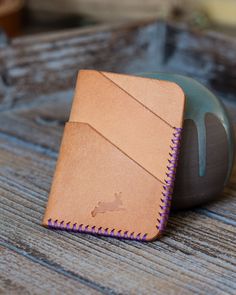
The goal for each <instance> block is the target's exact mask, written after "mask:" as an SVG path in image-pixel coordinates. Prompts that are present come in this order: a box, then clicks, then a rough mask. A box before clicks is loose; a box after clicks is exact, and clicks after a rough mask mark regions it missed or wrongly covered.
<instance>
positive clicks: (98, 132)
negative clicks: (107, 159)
mask: <svg viewBox="0 0 236 295" xmlns="http://www.w3.org/2000/svg"><path fill="white" fill-rule="evenodd" d="M66 124H68V125H69V124H84V125H88V126H89V127H90V128H91V129H93V130H94V131H95V132H96V133H97V134H99V135H100V136H102V137H103V138H104V139H105V140H106V141H107V142H109V143H110V144H111V145H112V146H114V147H115V148H116V149H117V150H119V151H120V152H121V153H122V154H123V155H125V156H126V157H128V158H129V159H130V160H132V161H133V162H134V163H135V164H136V165H138V166H139V167H140V168H142V169H143V170H144V171H146V172H147V173H148V174H150V175H151V176H152V177H154V178H155V179H156V180H158V181H159V182H160V183H162V184H163V185H165V182H163V181H162V180H160V179H159V178H158V177H156V176H155V175H154V174H153V173H152V172H150V171H148V170H147V169H146V168H145V167H143V166H142V165H141V164H139V163H138V162H137V161H136V160H134V159H133V158H132V157H131V156H130V155H128V154H127V153H126V152H124V151H123V150H122V149H121V148H119V147H118V146H117V145H116V144H114V143H113V142H112V141H111V140H110V139H108V138H107V137H105V136H104V135H103V134H102V133H101V132H100V131H98V130H97V129H96V128H94V127H93V126H92V125H90V124H89V123H87V122H81V121H78V122H73V121H68V122H66Z"/></svg>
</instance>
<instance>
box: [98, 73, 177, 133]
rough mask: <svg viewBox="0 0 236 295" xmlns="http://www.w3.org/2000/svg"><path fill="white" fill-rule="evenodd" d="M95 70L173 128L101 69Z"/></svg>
mask: <svg viewBox="0 0 236 295" xmlns="http://www.w3.org/2000/svg"><path fill="white" fill-rule="evenodd" d="M97 72H98V73H99V74H100V75H102V76H103V77H104V78H105V79H107V80H108V81H110V82H111V83H112V84H114V85H115V86H116V87H118V88H119V89H120V90H122V91H123V92H125V93H126V94H127V95H128V96H129V97H131V98H132V99H133V100H135V101H136V102H137V103H139V104H140V105H141V106H143V107H144V108H145V109H146V110H148V111H150V112H151V113H152V114H153V115H155V116H156V117H158V118H159V119H160V120H161V121H163V122H164V123H166V124H167V125H168V126H170V127H171V128H174V126H172V125H171V124H170V123H169V122H167V121H166V120H165V119H163V118H162V117H160V116H159V115H157V114H156V113H155V112H154V111H152V110H151V109H150V108H148V107H147V106H146V105H145V104H143V103H142V102H140V101H139V100H138V99H137V98H136V97H134V96H133V95H131V94H130V93H129V92H128V91H126V90H125V89H124V88H122V87H121V86H120V85H118V84H117V83H116V82H114V81H113V80H112V79H110V78H109V77H107V76H106V74H104V73H103V72H101V71H97Z"/></svg>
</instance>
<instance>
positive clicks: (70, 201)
mask: <svg viewBox="0 0 236 295" xmlns="http://www.w3.org/2000/svg"><path fill="white" fill-rule="evenodd" d="M162 191H163V184H162V183H161V182H160V181H159V180H157V179H156V178H155V177H154V176H153V175H151V174H150V173H149V172H148V171H146V170H144V169H143V167H141V166H140V165H139V164H138V163H136V162H135V161H133V160H132V159H130V158H129V157H128V156H127V155H126V154H125V153H123V152H122V151H121V150H120V149H118V148H117V147H116V146H115V145H113V144H112V143H111V142H110V141H109V140H107V139H106V138H105V137H104V136H103V135H102V134H100V133H99V132H97V131H96V130H95V129H94V128H93V127H92V126H90V125H89V124H87V123H79V122H68V123H67V124H66V127H65V131H64V135H63V139H62V144H61V149H60V155H59V159H58V163H57V167H56V172H55V175H54V179H53V184H52V188H51V192H50V196H49V201H48V206H47V210H46V213H45V216H44V220H43V224H44V225H45V226H53V227H58V228H60V227H61V228H63V229H70V230H73V226H74V225H75V228H74V229H75V230H77V231H82V232H86V231H87V232H92V231H93V232H94V233H98V234H108V235H114V236H118V237H119V236H120V237H129V238H137V239H145V240H151V239H153V238H155V237H156V236H157V235H158V234H159V233H160V229H159V228H158V216H159V215H160V214H164V211H166V212H167V211H168V209H167V208H166V209H165V208H164V209H161V207H162V200H161V197H160V196H161V194H162ZM163 210H164V211H163ZM95 213H96V214H95ZM137 220H140V221H141V222H137ZM99 229H100V232H99Z"/></svg>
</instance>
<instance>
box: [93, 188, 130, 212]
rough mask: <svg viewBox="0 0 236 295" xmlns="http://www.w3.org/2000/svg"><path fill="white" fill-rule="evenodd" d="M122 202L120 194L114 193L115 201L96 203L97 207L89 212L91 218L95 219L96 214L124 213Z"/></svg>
mask: <svg viewBox="0 0 236 295" xmlns="http://www.w3.org/2000/svg"><path fill="white" fill-rule="evenodd" d="M122 205H123V202H122V200H121V192H119V193H115V199H114V200H113V201H111V202H98V204H97V206H95V208H94V209H93V211H92V212H91V215H92V217H95V216H96V215H97V214H98V213H106V212H107V211H110V212H111V211H124V210H125V208H123V207H122Z"/></svg>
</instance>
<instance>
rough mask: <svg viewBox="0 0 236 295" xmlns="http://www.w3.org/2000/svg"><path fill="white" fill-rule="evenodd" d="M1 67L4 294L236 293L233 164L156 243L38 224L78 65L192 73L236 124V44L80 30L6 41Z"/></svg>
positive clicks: (172, 33) (154, 30) (183, 33)
mask: <svg viewBox="0 0 236 295" xmlns="http://www.w3.org/2000/svg"><path fill="white" fill-rule="evenodd" d="M3 39H4V38H3ZM0 65H1V67H0V111H1V113H0V196H1V198H0V200H1V208H0V209H1V215H0V219H1V220H0V229H1V262H0V268H1V284H0V291H2V293H3V294H101V293H102V294H162V295H163V294H181V295H184V294H188V295H189V294H214V295H217V294H235V293H234V292H235V288H236V274H235V271H236V267H235V265H236V260H235V258H236V253H235V234H236V230H235V225H236V214H235V213H236V199H235V197H236V169H234V172H233V176H232V177H231V181H230V183H229V185H228V187H227V188H226V189H225V191H224V193H223V194H222V195H221V196H219V197H218V198H217V200H216V201H215V202H212V203H210V204H206V205H204V206H202V207H200V208H195V209H192V210H188V211H183V212H177V213H173V214H172V215H171V217H170V220H169V223H168V227H167V231H166V233H165V235H164V236H163V238H162V239H161V240H158V241H156V242H152V243H140V242H135V241H127V240H125V241H123V240H117V239H112V238H106V237H95V236H91V235H86V234H77V233H69V232H64V231H53V230H48V229H46V228H43V227H42V226H41V220H42V216H43V213H44V209H45V205H46V202H47V198H48V192H49V189H50V185H51V181H52V176H53V172H54V168H55V163H56V159H57V155H58V148H59V144H60V140H61V135H62V132H63V126H64V122H65V121H66V120H67V118H68V114H69V109H70V104H71V99H72V96H73V88H74V85H75V78H76V73H77V71H78V69H80V68H96V69H100V70H109V71H116V72H128V73H138V72H143V71H155V70H168V71H174V72H177V73H182V74H187V75H189V76H192V77H194V78H196V79H198V80H199V81H201V82H203V83H204V84H206V85H207V86H209V87H211V88H212V89H213V90H214V92H215V93H216V94H217V95H219V96H220V97H221V98H222V99H223V101H224V103H225V105H226V107H227V108H228V110H229V112H230V115H231V118H232V122H233V124H234V126H236V104H235V99H236V71H235V68H236V42H235V40H232V39H230V38H227V37H224V36H221V35H218V34H216V33H212V32H208V33H203V32H202V33H200V32H193V31H190V30H188V29H187V28H186V27H184V26H183V25H173V24H165V23H162V22H151V23H142V24H140V23H139V24H138V25H136V24H134V25H122V26H119V25H116V26H114V27H99V28H96V29H95V28H90V29H82V30H78V29H76V30H69V31H64V32H59V33H54V34H49V35H41V36H40V35H39V36H32V37H22V38H17V39H13V40H12V41H11V42H10V43H5V44H1V48H0ZM235 130H236V129H235Z"/></svg>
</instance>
